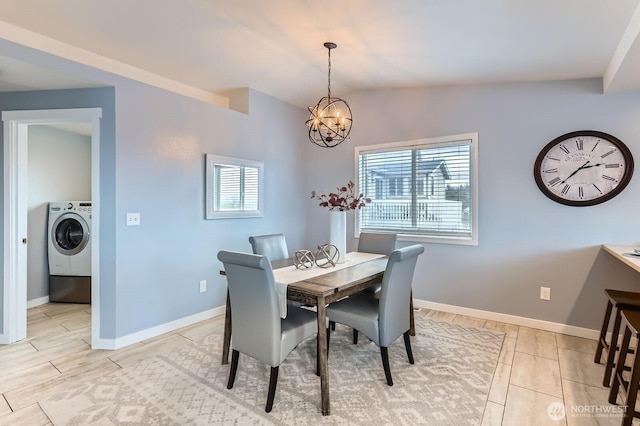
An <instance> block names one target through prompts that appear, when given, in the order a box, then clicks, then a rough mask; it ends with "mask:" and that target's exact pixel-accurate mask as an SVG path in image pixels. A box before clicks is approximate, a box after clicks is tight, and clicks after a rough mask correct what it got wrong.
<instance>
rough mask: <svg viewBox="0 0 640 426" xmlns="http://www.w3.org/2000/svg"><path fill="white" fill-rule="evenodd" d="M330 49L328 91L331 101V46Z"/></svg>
mask: <svg viewBox="0 0 640 426" xmlns="http://www.w3.org/2000/svg"><path fill="white" fill-rule="evenodd" d="M327 50H328V51H329V72H328V75H329V84H328V85H327V92H328V96H329V101H331V48H328V49H327Z"/></svg>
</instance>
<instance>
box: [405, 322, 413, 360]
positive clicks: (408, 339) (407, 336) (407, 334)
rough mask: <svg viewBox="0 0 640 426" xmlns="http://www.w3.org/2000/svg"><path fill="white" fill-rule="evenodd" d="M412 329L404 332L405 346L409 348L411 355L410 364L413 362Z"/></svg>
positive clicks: (408, 352)
mask: <svg viewBox="0 0 640 426" xmlns="http://www.w3.org/2000/svg"><path fill="white" fill-rule="evenodd" d="M410 334H411V331H410V330H407V331H405V332H404V347H405V349H406V350H407V356H408V357H409V364H413V363H414V361H413V351H412V350H411V337H410Z"/></svg>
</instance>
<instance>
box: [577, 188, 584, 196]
mask: <svg viewBox="0 0 640 426" xmlns="http://www.w3.org/2000/svg"><path fill="white" fill-rule="evenodd" d="M578 197H580V198H582V197H584V190H583V189H582V187H581V186H579V187H578Z"/></svg>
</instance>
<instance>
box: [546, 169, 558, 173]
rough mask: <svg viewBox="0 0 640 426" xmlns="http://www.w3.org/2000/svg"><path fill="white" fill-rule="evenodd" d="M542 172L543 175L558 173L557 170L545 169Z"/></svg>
mask: <svg viewBox="0 0 640 426" xmlns="http://www.w3.org/2000/svg"><path fill="white" fill-rule="evenodd" d="M544 172H545V173H558V169H547V170H545V171H544Z"/></svg>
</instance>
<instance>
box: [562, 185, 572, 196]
mask: <svg viewBox="0 0 640 426" xmlns="http://www.w3.org/2000/svg"><path fill="white" fill-rule="evenodd" d="M569 189H571V185H565V186H564V188H562V191H560V193H561V194H562V195H567V192H569Z"/></svg>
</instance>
